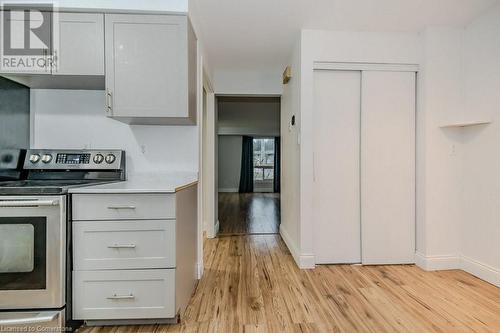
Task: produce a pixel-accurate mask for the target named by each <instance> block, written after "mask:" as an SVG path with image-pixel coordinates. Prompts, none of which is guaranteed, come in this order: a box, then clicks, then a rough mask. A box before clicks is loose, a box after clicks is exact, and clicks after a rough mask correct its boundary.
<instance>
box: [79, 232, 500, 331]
mask: <svg viewBox="0 0 500 333" xmlns="http://www.w3.org/2000/svg"><path fill="white" fill-rule="evenodd" d="M204 247H205V275H204V276H203V279H202V280H201V281H200V282H199V285H198V288H197V290H196V293H195V294H194V296H193V298H192V300H191V303H190V305H189V306H188V309H187V311H186V313H185V315H184V317H183V318H182V324H179V325H145V326H116V327H105V328H98V327H97V328H84V329H81V330H80V332H81V333H110V332H114V333H121V332H123V333H138V332H142V333H146V332H148V333H149V332H156V333H160V332H218V333H219V332H220V333H226V332H228V333H232V332H272V333H274V332H377V333H380V332H418V333H422V332H445V333H454V332H500V288H497V287H495V286H493V285H491V284H488V283H486V282H483V281H481V280H479V279H477V278H475V277H473V276H472V275H469V274H467V273H465V272H462V271H457V270H453V271H441V272H424V271H422V270H421V269H419V268H418V267H416V266H413V265H406V266H351V265H338V266H319V267H318V268H316V269H315V270H299V269H298V268H297V266H296V265H295V262H294V261H293V259H292V257H291V255H290V252H289V251H288V249H287V248H286V246H285V244H284V243H283V241H282V240H281V238H280V236H279V235H251V236H230V237H221V238H216V239H211V240H207V241H206V242H205V245H204Z"/></svg>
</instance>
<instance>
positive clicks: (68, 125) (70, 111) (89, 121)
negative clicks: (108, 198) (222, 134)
mask: <svg viewBox="0 0 500 333" xmlns="http://www.w3.org/2000/svg"><path fill="white" fill-rule="evenodd" d="M104 105H105V101H104V91H79V90H32V91H31V112H32V114H33V117H34V119H33V120H34V126H33V129H32V130H33V147H34V148H74V149H81V148H95V149H105V148H109V149H124V150H125V151H126V153H127V163H128V164H127V168H128V172H129V173H143V172H169V171H194V172H197V171H198V127H197V126H138V125H135V126H129V125H127V124H124V123H121V122H119V121H116V120H113V119H110V118H107V117H106V116H105V114H104Z"/></svg>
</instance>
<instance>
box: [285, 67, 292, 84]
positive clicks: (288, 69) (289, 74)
mask: <svg viewBox="0 0 500 333" xmlns="http://www.w3.org/2000/svg"><path fill="white" fill-rule="evenodd" d="M291 78H292V68H291V67H290V66H286V68H285V71H284V72H283V84H287V83H288V81H290V79H291Z"/></svg>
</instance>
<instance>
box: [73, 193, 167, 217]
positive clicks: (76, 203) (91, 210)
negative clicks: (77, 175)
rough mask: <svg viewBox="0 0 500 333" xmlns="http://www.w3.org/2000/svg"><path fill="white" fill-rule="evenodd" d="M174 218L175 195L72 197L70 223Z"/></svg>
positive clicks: (88, 195) (80, 195)
mask: <svg viewBox="0 0 500 333" xmlns="http://www.w3.org/2000/svg"><path fill="white" fill-rule="evenodd" d="M174 218H175V194H74V195H73V221H94V220H156V219H174Z"/></svg>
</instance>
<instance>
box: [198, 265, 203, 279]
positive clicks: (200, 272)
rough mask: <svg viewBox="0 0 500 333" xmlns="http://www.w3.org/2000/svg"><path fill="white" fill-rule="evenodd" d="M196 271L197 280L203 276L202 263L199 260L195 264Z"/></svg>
mask: <svg viewBox="0 0 500 333" xmlns="http://www.w3.org/2000/svg"><path fill="white" fill-rule="evenodd" d="M196 272H197V274H198V280H199V279H201V277H202V276H203V263H201V262H199V263H197V264H196Z"/></svg>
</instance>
